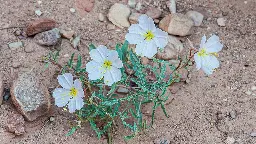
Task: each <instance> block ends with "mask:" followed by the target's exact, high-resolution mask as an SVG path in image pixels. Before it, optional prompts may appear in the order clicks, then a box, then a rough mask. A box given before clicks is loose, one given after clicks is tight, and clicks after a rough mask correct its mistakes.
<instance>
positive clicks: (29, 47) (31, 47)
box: [24, 42, 37, 53]
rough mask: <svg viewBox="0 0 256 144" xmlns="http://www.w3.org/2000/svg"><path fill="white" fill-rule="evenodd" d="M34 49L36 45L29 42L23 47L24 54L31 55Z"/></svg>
mask: <svg viewBox="0 0 256 144" xmlns="http://www.w3.org/2000/svg"><path fill="white" fill-rule="evenodd" d="M35 47H37V45H36V44H35V43H33V42H30V43H28V44H27V45H26V46H25V49H24V50H25V52H26V53H32V52H34V51H35Z"/></svg>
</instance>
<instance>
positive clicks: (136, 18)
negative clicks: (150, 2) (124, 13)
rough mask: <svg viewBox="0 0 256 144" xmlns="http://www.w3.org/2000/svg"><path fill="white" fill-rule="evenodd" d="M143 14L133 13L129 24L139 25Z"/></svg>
mask: <svg viewBox="0 0 256 144" xmlns="http://www.w3.org/2000/svg"><path fill="white" fill-rule="evenodd" d="M141 15H142V14H140V13H132V14H131V15H130V16H129V22H130V23H131V24H137V23H138V21H139V17H140V16H141Z"/></svg>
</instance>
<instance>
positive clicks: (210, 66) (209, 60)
mask: <svg viewBox="0 0 256 144" xmlns="http://www.w3.org/2000/svg"><path fill="white" fill-rule="evenodd" d="M219 65H220V63H219V61H218V59H217V58H216V57H215V56H206V57H204V59H203V61H202V69H203V71H204V72H205V73H206V74H207V75H210V74H212V73H213V71H214V69H216V68H218V67H219Z"/></svg>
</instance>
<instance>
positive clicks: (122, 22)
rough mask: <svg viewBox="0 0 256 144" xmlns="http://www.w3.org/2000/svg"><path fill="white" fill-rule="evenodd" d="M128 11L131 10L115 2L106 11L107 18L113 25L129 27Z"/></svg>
mask: <svg viewBox="0 0 256 144" xmlns="http://www.w3.org/2000/svg"><path fill="white" fill-rule="evenodd" d="M130 13H131V10H130V9H129V8H128V7H127V6H126V5H123V4H119V3H116V4H114V5H113V6H111V8H110V10H109V13H108V19H109V21H111V22H112V23H113V24H114V25H116V26H118V27H120V28H124V27H129V26H130V23H129V21H128V18H129V16H130Z"/></svg>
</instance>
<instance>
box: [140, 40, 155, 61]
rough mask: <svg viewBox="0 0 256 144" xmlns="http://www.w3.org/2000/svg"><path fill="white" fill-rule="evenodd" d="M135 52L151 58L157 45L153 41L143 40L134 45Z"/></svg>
mask: <svg viewBox="0 0 256 144" xmlns="http://www.w3.org/2000/svg"><path fill="white" fill-rule="evenodd" d="M135 52H136V54H137V55H140V56H146V57H148V58H152V57H153V56H154V55H155V54H156V53H157V46H156V44H155V42H154V41H149V42H147V41H145V42H142V43H140V44H138V45H137V46H136V48H135Z"/></svg>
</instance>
